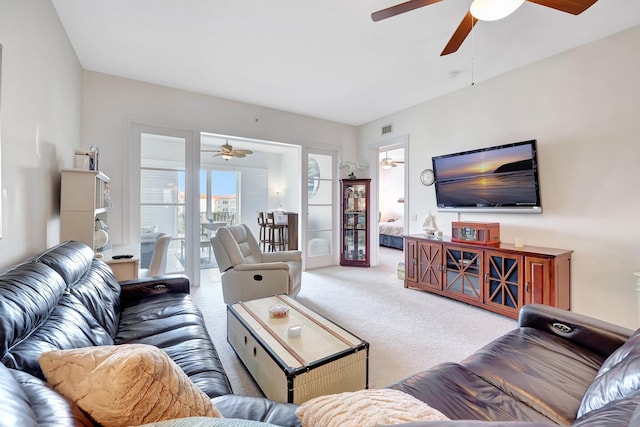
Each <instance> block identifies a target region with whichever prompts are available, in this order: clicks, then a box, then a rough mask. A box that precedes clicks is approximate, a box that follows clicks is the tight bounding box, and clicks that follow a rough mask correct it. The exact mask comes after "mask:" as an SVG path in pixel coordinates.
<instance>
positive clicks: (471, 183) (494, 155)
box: [432, 140, 542, 213]
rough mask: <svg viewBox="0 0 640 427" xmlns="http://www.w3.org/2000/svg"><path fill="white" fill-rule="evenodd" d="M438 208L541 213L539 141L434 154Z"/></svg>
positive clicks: (445, 209) (446, 209) (459, 210)
mask: <svg viewBox="0 0 640 427" xmlns="http://www.w3.org/2000/svg"><path fill="white" fill-rule="evenodd" d="M432 163H433V172H434V175H435V188H436V202H437V206H438V210H444V211H458V212H464V211H494V212H495V211H497V212H522V213H541V212H542V204H541V201H540V187H539V185H538V159H537V149H536V141H535V140H531V141H523V142H516V143H512V144H504V145H498V146H495V147H488V148H481V149H477V150H471V151H464V152H460V153H453V154H445V155H442V156H436V157H433V158H432Z"/></svg>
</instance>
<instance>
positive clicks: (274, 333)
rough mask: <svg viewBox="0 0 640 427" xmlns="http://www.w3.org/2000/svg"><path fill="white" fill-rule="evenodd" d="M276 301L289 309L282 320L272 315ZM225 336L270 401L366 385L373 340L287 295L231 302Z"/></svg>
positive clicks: (293, 399) (301, 399)
mask: <svg viewBox="0 0 640 427" xmlns="http://www.w3.org/2000/svg"><path fill="white" fill-rule="evenodd" d="M278 303H280V304H284V305H285V306H287V307H289V312H288V315H287V316H286V317H284V318H273V317H271V316H270V315H269V308H270V307H272V306H274V305H276V304H278ZM292 326H293V327H296V326H300V327H301V328H300V335H299V336H297V337H295V336H293V337H292V336H290V332H289V328H290V327H292ZM294 332H295V330H294ZM227 340H228V341H229V343H230V344H231V346H232V347H233V349H234V350H235V352H236V354H237V355H238V357H239V358H240V360H242V362H243V363H244V365H245V367H246V368H247V370H248V371H249V372H250V374H251V376H252V377H253V379H254V380H255V381H256V383H257V384H258V386H259V387H260V388H261V389H262V391H263V393H264V394H265V396H266V397H268V398H269V399H271V400H275V401H278V402H288V403H296V404H300V403H303V402H305V401H307V400H309V399H311V398H313V397H316V396H321V395H324V394H331V393H340V392H343V391H355V390H361V389H364V388H367V387H368V381H369V378H368V372H369V359H368V355H369V344H368V343H367V342H365V341H363V340H361V339H360V338H358V337H356V336H355V335H353V334H351V333H350V332H348V331H346V330H344V329H343V328H342V327H340V326H338V325H337V324H335V323H333V322H331V321H330V320H328V319H326V318H325V317H323V316H321V315H319V314H318V313H316V312H314V311H313V310H311V309H309V308H308V307H305V306H304V305H302V304H300V303H298V302H297V301H295V300H294V299H292V298H289V297H288V296H286V295H277V296H273V297H268V298H261V299H257V300H253V301H247V302H239V303H236V304H233V305H230V306H227Z"/></svg>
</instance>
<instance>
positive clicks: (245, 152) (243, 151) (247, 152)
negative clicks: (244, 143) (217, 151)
mask: <svg viewBox="0 0 640 427" xmlns="http://www.w3.org/2000/svg"><path fill="white" fill-rule="evenodd" d="M233 151H234V152H235V153H240V154H253V151H251V150H233Z"/></svg>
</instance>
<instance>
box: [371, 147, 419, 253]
mask: <svg viewBox="0 0 640 427" xmlns="http://www.w3.org/2000/svg"><path fill="white" fill-rule="evenodd" d="M371 154H372V157H373V158H375V164H377V167H376V168H374V169H373V170H374V171H375V172H374V174H375V176H376V183H377V189H376V191H374V193H375V197H376V199H377V200H376V201H375V204H374V206H377V212H376V215H375V220H374V221H373V223H374V224H375V230H376V232H377V233H376V236H375V237H376V238H374V239H372V240H371V241H372V242H374V243H375V242H377V243H378V244H377V245H376V246H377V248H376V250H372V263H374V264H378V259H379V249H378V248H380V247H385V248H391V249H395V250H404V242H403V241H404V239H403V237H402V236H403V235H404V234H405V231H406V230H408V225H409V223H408V218H407V215H408V212H409V206H408V200H407V195H406V193H407V182H408V181H407V180H408V170H409V157H410V156H409V155H408V137H406V136H404V137H399V138H395V139H392V140H388V141H382V142H381V143H380V144H378V145H377V146H375V147H373V148H372V153H371Z"/></svg>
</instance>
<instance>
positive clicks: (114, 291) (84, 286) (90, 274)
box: [69, 260, 120, 338]
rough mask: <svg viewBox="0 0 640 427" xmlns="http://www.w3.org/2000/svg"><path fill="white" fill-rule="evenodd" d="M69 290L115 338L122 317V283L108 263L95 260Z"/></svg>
mask: <svg viewBox="0 0 640 427" xmlns="http://www.w3.org/2000/svg"><path fill="white" fill-rule="evenodd" d="M69 292H70V293H71V294H72V295H74V296H75V297H76V298H77V299H78V300H79V301H80V302H82V304H83V305H84V306H85V307H86V308H87V310H89V312H90V313H91V315H92V316H93V318H94V319H96V321H97V322H98V324H99V325H100V326H102V327H103V328H104V329H105V330H106V331H107V333H108V334H109V335H110V336H111V338H115V336H116V331H117V330H118V321H119V317H120V285H119V284H118V281H117V280H116V279H115V277H114V276H113V272H112V271H111V269H110V268H109V266H108V265H107V264H105V263H104V262H102V261H99V260H94V261H93V262H92V264H91V267H90V268H89V269H88V270H87V271H86V272H85V274H84V275H83V276H82V277H80V278H79V279H78V280H77V281H76V282H75V283H73V284H72V285H71V286H70V288H69Z"/></svg>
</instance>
